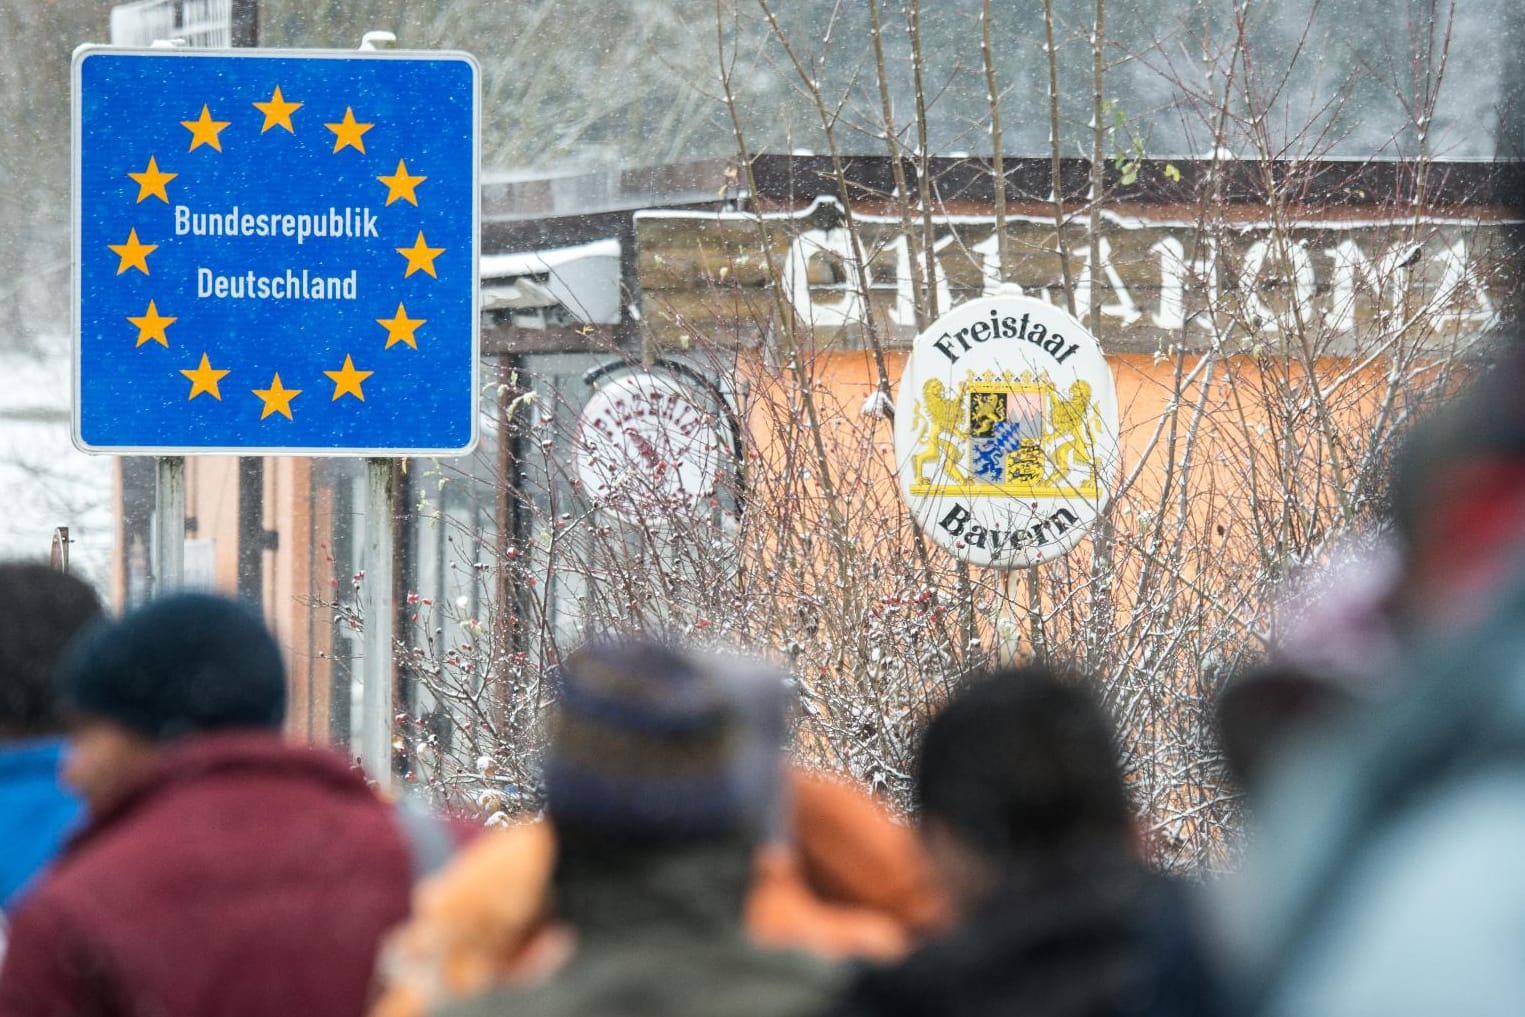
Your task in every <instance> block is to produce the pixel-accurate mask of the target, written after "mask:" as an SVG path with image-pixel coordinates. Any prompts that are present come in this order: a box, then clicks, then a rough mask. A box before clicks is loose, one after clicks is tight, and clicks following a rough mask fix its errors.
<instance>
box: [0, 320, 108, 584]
mask: <svg viewBox="0 0 1525 1017" xmlns="http://www.w3.org/2000/svg"><path fill="white" fill-rule="evenodd" d="M47 347H48V348H49V349H51V350H53V351H55V352H52V353H48V354H44V355H37V354H19V353H14V352H0V498H3V502H0V558H6V559H10V558H30V559H43V560H46V559H47V556H48V551H49V549H50V547H51V545H52V540H53V529H54V527H56V526H67V527H69V534H70V536H71V537H72V538H73V540H74V545H73V548H72V550H71V552H70V564H71V566H72V569H73V571H75V572H76V573H78V574H79V575H80V576H82V577H83V578H85V579H87V580H89V581H90V582H92V583H94V584H95V585H96V587H97V589H99V590H101V591H102V594H103V595H104V594H105V592H106V589H107V587H108V585H109V582H110V579H111V552H112V542H113V539H114V534H115V527H114V522H113V519H114V515H113V511H112V498H113V486H114V484H113V478H114V475H115V463H114V461H113V459H112V457H110V456H92V455H86V454H85V453H83V452H81V451H79V450H78V449H77V448H75V447H74V444H73V442H72V441H71V440H70V437H69V417H70V401H71V395H70V393H71V388H72V386H71V381H70V378H71V374H70V357H69V343H68V341H67V340H66V339H64V340H58V341H55V342H50V343H48V344H47Z"/></svg>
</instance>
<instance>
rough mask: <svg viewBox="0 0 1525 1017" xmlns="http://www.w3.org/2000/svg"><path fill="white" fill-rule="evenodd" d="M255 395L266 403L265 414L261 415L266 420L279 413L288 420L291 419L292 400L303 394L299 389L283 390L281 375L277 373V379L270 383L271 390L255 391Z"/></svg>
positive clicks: (260, 417) (259, 389) (258, 389)
mask: <svg viewBox="0 0 1525 1017" xmlns="http://www.w3.org/2000/svg"><path fill="white" fill-rule="evenodd" d="M254 394H255V395H257V396H259V397H260V398H261V399H263V400H264V401H265V412H263V413H261V414H260V415H259V419H261V420H264V419H265V418H266V417H268V416H270V414H272V413H279V414H280V415H281V416H283V417H285V418H286V419H287V420H290V419H291V400H293V399H295V398H296V397H297V396H299V395H301V394H302V390H301V389H299V388H282V387H281V373H280V372H279V371H277V372H276V373H275V379H274V380H273V381H271V382H270V387H269V388H257V389H254Z"/></svg>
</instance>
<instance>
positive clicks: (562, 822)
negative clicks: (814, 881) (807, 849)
mask: <svg viewBox="0 0 1525 1017" xmlns="http://www.w3.org/2000/svg"><path fill="white" fill-rule="evenodd" d="M783 704H784V686H783V684H782V682H781V680H780V678H779V676H778V674H777V673H776V672H773V671H770V670H766V669H763V668H760V667H757V666H750V665H744V664H741V663H740V662H734V663H727V662H725V661H721V660H719V659H713V658H700V657H697V656H694V655H691V654H688V653H684V652H682V651H680V650H677V649H674V648H673V647H670V646H666V645H663V644H660V643H656V642H650V641H645V640H632V641H623V642H612V641H604V642H597V643H592V644H590V645H588V646H586V647H584V648H583V649H581V650H579V651H577V652H576V653H574V654H573V655H572V656H571V657H569V658H568V659H567V660H566V661H565V663H564V664H563V665H562V667H561V670H560V702H559V704H558V707H557V710H556V712H555V715H554V718H553V720H552V723H551V737H550V745H549V747H548V749H547V753H546V762H545V786H546V798H547V808H548V810H549V812H550V815H551V818H552V820H553V821H554V822H555V823H556V824H557V825H558V826H560V827H563V828H575V829H577V830H578V831H579V832H584V833H592V834H595V835H598V836H604V837H609V838H611V839H621V840H626V841H631V842H641V841H647V842H653V841H683V840H700V839H705V838H710V837H720V836H726V835H738V834H739V835H744V836H749V837H754V838H755V837H759V836H761V835H762V834H763V833H764V832H765V831H766V827H767V825H768V823H769V822H770V819H771V817H770V815H769V813H770V811H771V810H772V809H773V808H774V807H775V805H776V803H777V798H778V785H779V781H780V779H781V778H780V774H781V761H780V758H779V750H780V747H781V741H782V737H783V731H784V723H783V716H784V706H783Z"/></svg>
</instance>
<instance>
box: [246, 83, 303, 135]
mask: <svg viewBox="0 0 1525 1017" xmlns="http://www.w3.org/2000/svg"><path fill="white" fill-rule="evenodd" d="M254 108H255V109H257V110H259V111H260V112H261V113H263V114H265V124H264V126H263V127H261V128H260V129H259V132H260V133H261V134H264V133H265V132H266V131H268V130H269V129H270V128H272V127H284V128H286V130H287V132H289V133H291V134H295V133H296V128H295V127H292V126H291V114H293V113H295V112H296V111H297V110H299V109H301V108H302V104H301V103H299V102H287V101H286V97H285V96H283V95H281V86H280V85H276V86H275V94H274V95H272V96H271V97H270V101H269V102H257V103H255V104H254Z"/></svg>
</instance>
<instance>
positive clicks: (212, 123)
mask: <svg viewBox="0 0 1525 1017" xmlns="http://www.w3.org/2000/svg"><path fill="white" fill-rule="evenodd" d="M228 123H229V121H227V120H213V119H212V113H211V111H210V110H208V109H207V108H206V104H205V103H203V104H202V107H201V118H200V119H199V120H182V121H180V126H181V127H184V128H185V129H186V130H188V131H190V132H191V147H190V148H188V149H186V151H187V152H194V151H196V149H198V148H200V147H201V146H202V145H211V146H212V147H213V148H215V149H217V151H219V152H221V151H222V141H221V140H220V139H219V138H218V137H217V135H218V134H220V133H222V129H223V128H224V127H226V126H228Z"/></svg>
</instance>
